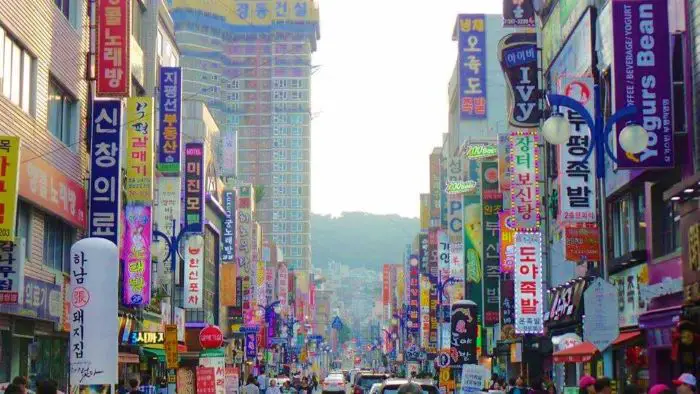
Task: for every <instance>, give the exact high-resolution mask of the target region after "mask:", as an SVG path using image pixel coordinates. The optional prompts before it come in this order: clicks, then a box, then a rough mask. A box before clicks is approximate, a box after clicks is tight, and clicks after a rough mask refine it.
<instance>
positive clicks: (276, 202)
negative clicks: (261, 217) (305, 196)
mask: <svg viewBox="0 0 700 394" xmlns="http://www.w3.org/2000/svg"><path fill="white" fill-rule="evenodd" d="M284 205H285V204H284V200H283V199H280V198H275V199H273V200H272V208H284Z"/></svg>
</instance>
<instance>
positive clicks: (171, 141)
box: [156, 67, 182, 174]
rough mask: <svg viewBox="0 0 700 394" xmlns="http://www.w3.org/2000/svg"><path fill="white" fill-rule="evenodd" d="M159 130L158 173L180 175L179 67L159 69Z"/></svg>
mask: <svg viewBox="0 0 700 394" xmlns="http://www.w3.org/2000/svg"><path fill="white" fill-rule="evenodd" d="M159 105H160V108H159V111H158V115H159V118H158V119H159V121H160V123H159V124H160V130H159V136H158V163H157V164H156V166H157V168H158V171H160V172H161V173H162V174H179V173H180V151H181V149H182V147H181V145H180V144H181V139H182V130H181V127H182V70H181V69H180V67H161V68H160V103H159Z"/></svg>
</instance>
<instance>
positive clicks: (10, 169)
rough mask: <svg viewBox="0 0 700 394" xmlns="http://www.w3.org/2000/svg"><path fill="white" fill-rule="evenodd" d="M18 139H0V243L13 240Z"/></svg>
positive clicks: (16, 190) (9, 137)
mask: <svg viewBox="0 0 700 394" xmlns="http://www.w3.org/2000/svg"><path fill="white" fill-rule="evenodd" d="M19 146H20V140H19V137H11V136H1V137H0V241H14V240H15V221H16V217H17V193H18V182H17V178H18V177H19Z"/></svg>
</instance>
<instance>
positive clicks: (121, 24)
mask: <svg viewBox="0 0 700 394" xmlns="http://www.w3.org/2000/svg"><path fill="white" fill-rule="evenodd" d="M131 4H132V3H131V1H129V0H97V5H96V14H97V15H96V19H97V27H96V30H97V42H96V46H97V48H96V49H95V54H96V58H95V70H96V73H97V75H95V79H96V92H95V93H96V95H97V96H110V97H128V96H129V95H130V92H131V90H130V89H131V62H130V59H129V51H130V48H131V32H130V30H131V29H130V26H131V15H130V14H131Z"/></svg>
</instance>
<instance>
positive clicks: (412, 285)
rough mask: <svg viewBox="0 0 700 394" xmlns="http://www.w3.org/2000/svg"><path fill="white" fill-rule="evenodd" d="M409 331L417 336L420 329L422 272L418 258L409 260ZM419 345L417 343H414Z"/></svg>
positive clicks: (412, 257)
mask: <svg viewBox="0 0 700 394" xmlns="http://www.w3.org/2000/svg"><path fill="white" fill-rule="evenodd" d="M407 327H408V331H409V332H411V333H413V334H414V335H416V334H417V333H418V332H419V328H420V270H419V268H418V257H417V256H415V255H411V256H410V257H409V258H408V324H407ZM414 344H417V342H414Z"/></svg>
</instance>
